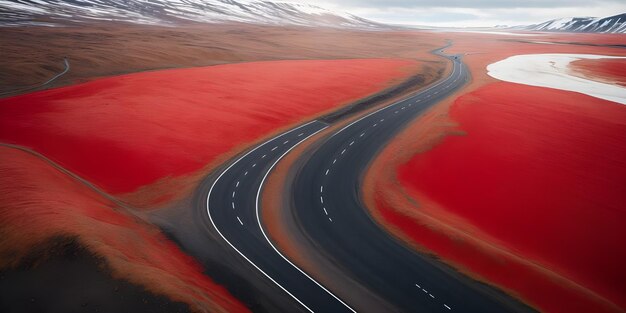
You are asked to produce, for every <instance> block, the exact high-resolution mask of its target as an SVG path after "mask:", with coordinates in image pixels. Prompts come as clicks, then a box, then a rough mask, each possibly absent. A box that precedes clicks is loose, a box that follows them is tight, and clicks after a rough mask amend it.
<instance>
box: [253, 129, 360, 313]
mask: <svg viewBox="0 0 626 313" xmlns="http://www.w3.org/2000/svg"><path fill="white" fill-rule="evenodd" d="M327 127H328V126H325V127H324V128H322V129H320V130H318V131H316V132H314V133H312V134H311V135H309V136H307V137H306V138H304V139H302V140H300V141H299V142H297V143H296V144H295V145H293V146H292V147H291V148H289V149H288V150H287V151H285V153H283V154H282V155H281V156H280V157H278V159H276V161H275V162H274V164H272V166H270V168H269V169H268V170H267V172H265V176H263V179H262V180H261V184H260V185H259V190H258V191H257V193H256V219H257V222H258V223H259V228H261V232H262V233H263V236H264V237H265V240H267V242H268V243H269V244H270V246H272V248H274V251H276V253H278V255H280V256H281V257H282V258H283V259H284V260H285V261H287V263H289V264H291V266H293V267H294V268H295V269H297V270H298V271H299V272H300V273H302V274H303V275H304V276H306V277H307V278H308V279H310V280H311V281H312V282H314V283H315V284H316V285H317V286H319V287H320V288H322V289H323V290H324V291H326V292H327V293H328V294H329V295H331V296H332V297H333V298H335V299H336V300H337V301H339V302H340V303H341V304H343V305H344V306H345V307H346V308H348V309H349V310H350V311H352V312H354V313H356V311H355V310H354V309H353V308H351V307H350V306H349V305H348V304H346V303H345V302H343V301H342V300H341V299H339V298H338V297H337V296H336V295H335V294H333V293H332V292H330V291H329V290H328V289H326V287H324V286H322V285H321V284H320V283H318V282H317V281H316V280H315V279H313V278H311V276H309V275H308V274H307V273H305V272H304V271H303V270H301V269H300V268H299V267H297V266H296V265H295V264H293V263H291V261H289V259H287V258H286V257H285V256H284V255H283V254H282V253H280V251H278V249H276V247H275V246H274V244H272V241H270V239H269V238H268V237H267V234H265V230H264V229H263V226H262V225H261V218H260V217H259V202H260V201H261V190H262V189H263V184H264V183H265V179H266V178H267V176H268V175H269V173H270V172H271V171H272V169H273V168H274V167H275V166H276V164H278V162H279V161H280V160H281V159H282V158H283V157H284V156H285V155H287V153H289V152H290V151H291V150H293V149H294V148H295V147H297V146H298V145H299V144H300V143H302V142H304V141H305V140H307V139H309V138H310V137H312V136H314V135H315V134H317V133H319V132H321V131H322V130H324V129H326V128H327ZM330 221H331V222H332V219H331V220H330ZM303 305H304V304H303ZM305 307H306V306H305ZM307 309H308V308H307ZM309 310H310V309H309Z"/></svg>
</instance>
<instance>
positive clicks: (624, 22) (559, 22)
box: [524, 13, 626, 33]
mask: <svg viewBox="0 0 626 313" xmlns="http://www.w3.org/2000/svg"><path fill="white" fill-rule="evenodd" d="M524 29H527V30H537V31H560V32H584V33H626V13H624V14H619V15H615V16H609V17H569V18H561V19H556V20H551V21H547V22H544V23H541V24H536V25H530V26H527V27H524Z"/></svg>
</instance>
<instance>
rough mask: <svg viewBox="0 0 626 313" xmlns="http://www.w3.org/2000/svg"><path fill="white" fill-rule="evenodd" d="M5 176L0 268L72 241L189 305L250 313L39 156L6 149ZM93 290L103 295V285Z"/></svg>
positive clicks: (121, 274) (159, 237)
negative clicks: (56, 242) (43, 247)
mask: <svg viewBox="0 0 626 313" xmlns="http://www.w3.org/2000/svg"><path fill="white" fill-rule="evenodd" d="M0 173H2V175H0V221H1V223H0V233H2V240H0V251H2V258H0V268H6V267H7V266H9V267H10V266H13V265H16V264H18V263H20V262H21V259H22V258H23V257H25V256H27V255H28V253H29V251H30V250H31V249H32V248H33V247H35V246H36V245H40V244H42V243H45V242H46V240H48V239H49V238H50V237H51V236H59V235H60V236H72V237H77V238H79V239H78V240H79V242H80V244H82V245H84V246H85V247H87V249H88V250H89V251H90V252H91V253H95V254H96V255H98V256H99V257H103V258H105V259H106V261H107V265H108V266H109V267H110V268H111V269H112V271H113V273H112V274H113V276H114V277H116V278H123V279H125V280H128V281H130V282H131V283H134V284H137V285H141V286H143V287H145V288H147V289H148V290H150V291H152V292H154V293H156V294H161V295H166V296H168V297H169V298H170V299H172V300H175V301H180V302H185V303H187V304H189V305H190V307H191V308H192V309H193V310H194V311H198V312H207V311H210V312H247V311H248V310H247V309H246V308H245V307H244V306H243V305H242V304H241V303H239V302H238V301H237V300H236V299H235V298H234V297H233V296H231V295H230V294H229V293H228V292H227V291H226V290H225V289H224V288H222V287H221V286H219V285H217V284H215V283H214V282H212V281H211V280H210V279H209V278H208V277H207V276H205V275H204V274H203V273H202V267H201V266H199V265H198V264H196V262H195V260H193V259H192V258H191V257H189V256H187V255H185V254H184V253H183V252H181V251H180V250H179V249H178V247H177V246H176V245H175V244H174V243H172V242H170V241H169V240H167V239H166V238H165V236H164V235H163V234H162V233H161V232H160V231H159V230H158V229H157V228H156V227H154V226H151V225H147V224H145V223H142V222H140V221H139V220H138V219H137V218H136V217H133V216H132V215H130V214H128V213H125V212H124V210H123V209H121V208H118V207H116V206H115V205H114V204H113V203H111V202H110V201H108V200H106V199H105V198H103V197H102V196H101V195H100V194H98V193H96V192H94V191H93V190H92V189H90V188H88V187H86V186H85V185H84V184H82V183H79V182H77V181H76V180H74V179H73V178H71V177H70V176H68V175H66V174H64V173H62V172H60V171H59V170H57V169H56V168H54V167H52V166H51V165H50V164H48V163H46V162H45V161H43V160H42V159H40V158H39V157H37V156H34V155H32V154H30V153H27V152H24V151H21V150H18V149H14V148H8V147H0ZM71 271H72V270H71V269H68V273H71ZM91 287H92V288H93V292H96V293H97V291H98V288H99V286H98V285H97V284H94V285H93V286H91ZM51 288H52V287H51Z"/></svg>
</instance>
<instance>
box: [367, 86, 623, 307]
mask: <svg viewBox="0 0 626 313" xmlns="http://www.w3.org/2000/svg"><path fill="white" fill-rule="evenodd" d="M450 117H451V118H452V120H454V121H456V122H458V123H459V124H460V126H459V127H460V129H461V130H463V131H464V132H465V133H466V134H465V135H462V136H447V137H445V138H444V139H443V142H442V143H441V144H439V145H437V146H435V147H434V148H433V149H432V150H430V151H428V152H426V153H423V154H417V155H415V156H414V157H413V158H412V159H411V160H410V161H409V162H408V163H406V164H404V165H402V166H401V167H399V169H398V178H399V180H400V183H401V184H402V185H403V186H404V187H405V188H406V191H407V192H408V193H409V195H411V196H412V197H414V198H416V199H419V200H418V201H420V204H421V208H420V210H423V211H424V214H426V215H427V216H428V218H425V219H422V220H421V221H420V220H419V219H418V218H415V219H410V218H407V216H406V215H405V214H403V213H402V212H400V211H397V210H390V209H389V208H384V207H383V209H382V210H381V214H382V215H383V217H384V218H385V219H386V220H387V222H389V223H391V224H392V225H395V227H398V228H399V229H401V231H402V232H403V233H404V234H406V235H408V236H409V237H411V238H412V240H414V241H415V242H417V243H419V244H420V245H422V246H425V247H426V248H428V249H430V250H432V251H434V252H435V253H437V254H438V255H440V256H442V257H443V258H444V259H447V260H449V261H451V262H452V263H455V264H460V266H461V267H464V268H466V269H469V270H470V271H471V272H473V273H477V274H478V275H479V276H481V277H484V278H486V279H487V280H489V281H491V282H493V283H495V284H498V285H501V286H504V287H505V288H507V289H512V290H515V292H516V293H518V294H520V295H521V296H522V297H523V298H525V299H527V300H530V301H531V303H533V304H534V305H536V306H538V307H539V308H541V309H543V310H546V311H550V312H591V311H595V312H600V311H618V310H619V309H617V307H615V306H613V305H612V304H611V302H612V303H614V304H617V305H618V306H620V307H622V308H624V307H626V301H625V299H624V297H623V295H624V294H626V288H625V285H624V284H623V282H624V280H626V271H624V268H623V266H624V264H626V250H624V249H623V247H624V246H626V229H625V228H624V221H625V220H626V208H625V207H624V204H625V203H626V192H624V187H625V183H626V181H625V180H624V178H625V177H626V145H624V143H625V142H626V107H625V106H623V105H619V104H615V103H612V102H609V101H604V100H599V99H596V98H592V97H588V96H585V95H581V94H577V93H571V92H563V91H558V90H553V89H548V88H538V87H531V86H524V85H518V84H512V83H504V82H500V83H494V84H490V85H487V86H486V87H483V88H480V89H478V90H476V91H474V92H471V93H469V94H466V95H464V96H462V97H460V98H458V99H457V100H456V101H455V103H454V106H453V107H452V109H451V111H450ZM379 200H380V199H379ZM379 203H382V202H379ZM432 217H434V218H435V219H438V220H439V221H443V223H444V224H445V225H444V226H441V225H440V227H439V228H438V227H433V226H432V225H431V226H427V224H428V223H429V221H428V219H429V218H432ZM425 226H426V227H425ZM447 228H452V229H454V231H458V233H457V234H454V231H452V232H450V233H449V234H447V235H446V232H449V231H450V229H447ZM465 236H467V238H469V239H467V238H464V237H465ZM472 245H475V246H474V247H473V246H472ZM485 251H488V254H486V253H485ZM555 277H557V278H555ZM568 282H569V283H568ZM567 289H570V290H567Z"/></svg>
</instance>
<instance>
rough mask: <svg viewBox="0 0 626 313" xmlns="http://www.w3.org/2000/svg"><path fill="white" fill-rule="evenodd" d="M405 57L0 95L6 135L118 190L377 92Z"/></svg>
mask: <svg viewBox="0 0 626 313" xmlns="http://www.w3.org/2000/svg"><path fill="white" fill-rule="evenodd" d="M418 65H419V63H418V62H416V61H411V60H405V59H358V60H306V61H274V62H253V63H240V64H229V65H220V66H212V67H204V68H191V69H177V70H166V71H157V72H144V73H137V74H130V75H124V76H117V77H110V78H104V79H99V80H95V81H91V82H88V83H84V84H80V85H75V86H69V87H63V88H58V89H53V90H46V91H41V92H37V93H32V94H27V95H23V96H17V97H13V98H7V99H1V100H0V141H3V142H7V143H12V144H17V145H22V146H26V147H31V148H33V149H34V150H36V151H38V152H40V153H42V154H44V155H45V156H47V157H49V158H51V159H53V160H55V161H57V162H58V163H60V164H61V165H63V166H64V167H66V168H68V169H70V170H71V171H73V172H75V173H77V174H79V175H80V176H82V177H83V178H86V179H87V180H89V181H91V182H93V183H94V184H96V185H98V186H100V187H102V188H103V189H104V190H105V191H107V192H110V193H114V194H118V193H127V192H132V191H135V190H137V188H139V187H140V186H143V185H147V184H151V183H154V182H156V181H158V180H159V179H162V178H165V177H176V176H180V175H183V174H187V173H190V172H193V171H197V170H199V169H201V168H202V167H204V166H206V165H207V164H210V163H211V162H212V161H214V160H215V159H216V157H218V156H220V155H222V154H224V153H226V152H228V151H231V150H233V149H234V148H236V147H237V146H240V145H244V144H249V143H251V142H253V141H255V140H258V139H260V138H262V137H263V136H267V135H269V134H271V133H272V132H274V131H276V130H277V129H279V128H281V127H287V126H289V125H292V124H293V123H297V122H298V121H299V120H302V119H303V118H307V117H310V116H313V115H316V114H319V113H321V112H324V111H327V110H330V109H333V108H336V107H337V106H339V105H341V104H344V103H348V102H350V101H351V100H355V99H358V98H361V97H365V96H367V95H369V94H372V93H375V92H378V91H380V90H382V89H384V88H385V87H387V86H388V85H390V84H391V83H393V82H394V81H395V80H401V79H404V78H406V77H408V76H409V75H411V73H415V72H416V67H417V66H418ZM172 189H176V188H172Z"/></svg>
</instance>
